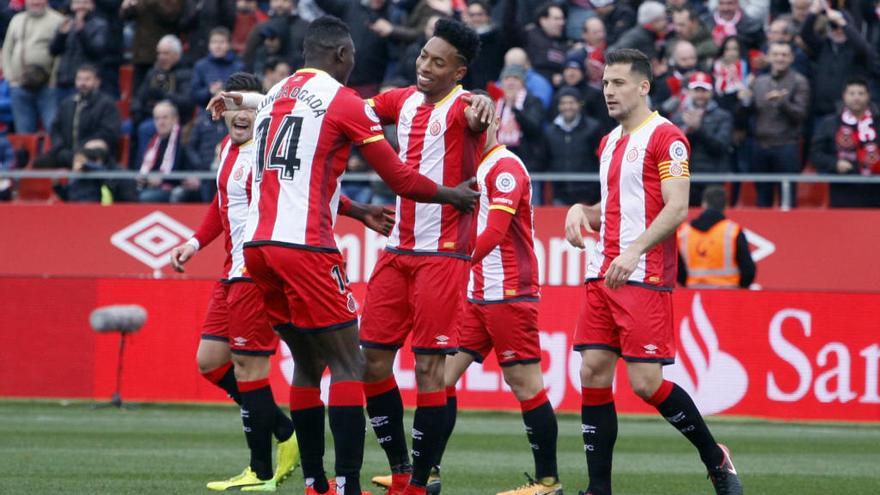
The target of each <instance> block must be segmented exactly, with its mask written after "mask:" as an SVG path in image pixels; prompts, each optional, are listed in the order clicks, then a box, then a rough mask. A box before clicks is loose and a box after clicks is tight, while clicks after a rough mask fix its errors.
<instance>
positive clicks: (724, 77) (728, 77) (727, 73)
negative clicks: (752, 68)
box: [712, 59, 749, 95]
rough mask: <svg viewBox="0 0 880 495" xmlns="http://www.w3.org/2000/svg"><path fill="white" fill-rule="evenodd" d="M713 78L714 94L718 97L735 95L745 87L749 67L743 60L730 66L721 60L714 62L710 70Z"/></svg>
mask: <svg viewBox="0 0 880 495" xmlns="http://www.w3.org/2000/svg"><path fill="white" fill-rule="evenodd" d="M712 75H713V76H714V77H715V92H716V93H718V94H719V95H726V94H733V93H737V92H738V91H739V90H741V89H745V87H746V78H747V77H748V76H749V67H748V65H746V61H745V60H742V59H740V60H738V61H737V62H736V63H735V64H733V65H730V64H726V63H724V61H722V60H720V59H719V60H716V61H715V65H714V67H713V68H712Z"/></svg>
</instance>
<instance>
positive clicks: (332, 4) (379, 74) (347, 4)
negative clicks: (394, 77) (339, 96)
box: [315, 0, 391, 98]
mask: <svg viewBox="0 0 880 495" xmlns="http://www.w3.org/2000/svg"><path fill="white" fill-rule="evenodd" d="M315 4H316V5H317V6H318V7H320V8H322V9H324V11H326V12H327V13H328V14H331V15H335V16H336V17H339V18H340V19H342V20H343V21H345V23H346V24H348V27H349V28H350V29H351V39H352V41H354V46H356V47H357V51H355V56H354V62H355V63H354V70H353V71H352V73H351V77H350V78H349V79H348V85H349V86H350V87H351V88H353V89H354V90H355V91H357V92H358V93H359V94H360V95H361V96H362V97H364V98H370V97H372V96H375V95H376V94H377V93H378V92H379V87H380V85H381V84H382V80H383V79H384V78H385V70H386V69H387V67H388V62H389V57H390V49H391V40H389V39H388V37H387V36H380V35H379V34H377V33H376V31H375V30H374V26H375V25H376V23H377V22H379V21H380V20H385V19H387V18H388V2H387V0H362V1H359V2H352V1H351V0H315Z"/></svg>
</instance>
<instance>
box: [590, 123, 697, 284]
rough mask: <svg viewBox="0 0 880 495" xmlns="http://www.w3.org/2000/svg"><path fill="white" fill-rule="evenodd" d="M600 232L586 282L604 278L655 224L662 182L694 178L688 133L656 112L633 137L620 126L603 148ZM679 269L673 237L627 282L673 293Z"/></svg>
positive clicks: (650, 253)
mask: <svg viewBox="0 0 880 495" xmlns="http://www.w3.org/2000/svg"><path fill="white" fill-rule="evenodd" d="M599 150H600V152H599V182H600V185H601V188H602V202H601V213H602V228H601V230H600V232H599V243H598V245H597V246H596V249H597V254H596V256H592V257H590V263H589V266H588V268H587V279H588V280H590V279H600V278H603V277H604V276H605V272H606V271H607V270H608V266H609V265H610V264H611V262H612V261H614V258H616V257H617V256H618V255H620V253H622V252H623V251H624V250H625V249H626V248H627V247H629V246H630V245H631V244H632V243H633V242H634V241H635V240H636V239H637V238H638V237H639V236H640V235H642V234H643V233H644V232H645V230H646V229H647V228H648V227H649V226H650V225H651V223H652V222H653V221H654V219H655V218H657V215H658V214H659V213H660V210H662V209H663V206H664V203H663V194H662V192H661V190H660V183H661V182H662V181H665V180H669V179H679V178H688V177H690V172H689V171H688V156H690V144H689V143H688V140H687V138H686V137H685V136H684V133H682V132H681V130H679V128H678V127H675V126H674V125H673V124H672V123H671V122H669V121H668V120H666V119H665V118H663V117H661V116H659V115H658V114H657V113H656V112H655V113H653V114H651V116H650V117H648V119H647V120H646V121H645V122H643V123H642V124H641V125H640V126H639V127H637V128H636V129H634V130H633V131H632V132H631V133H629V134H627V135H624V134H623V128H622V127H621V126H617V128H616V129H614V130H613V131H611V132H610V133H609V134H608V135H607V136H605V137H604V138H602V142H601V143H600V145H599ZM677 270H678V251H677V246H676V240H675V236H674V235H671V236H669V238H667V239H665V240H663V241H662V242H660V243H659V244H657V245H656V246H654V247H652V248H651V249H650V250H649V251H648V252H647V253H645V254H643V255H642V257H641V258H640V259H639V264H638V266H637V267H636V269H635V271H634V272H633V273H632V275H630V277H629V282H631V283H640V284H646V285H651V286H658V287H666V288H672V287H674V286H675V276H676V271H677Z"/></svg>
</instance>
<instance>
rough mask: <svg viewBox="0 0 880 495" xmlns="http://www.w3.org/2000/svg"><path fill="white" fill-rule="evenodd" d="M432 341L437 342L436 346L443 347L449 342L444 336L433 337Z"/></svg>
mask: <svg viewBox="0 0 880 495" xmlns="http://www.w3.org/2000/svg"><path fill="white" fill-rule="evenodd" d="M434 340H436V341H437V344H438V345H445V344H446V343H448V342H449V337H447V336H445V335H438V336H436V337H434Z"/></svg>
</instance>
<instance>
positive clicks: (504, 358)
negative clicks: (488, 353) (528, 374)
mask: <svg viewBox="0 0 880 495" xmlns="http://www.w3.org/2000/svg"><path fill="white" fill-rule="evenodd" d="M515 357H516V351H511V350H507V351H504V352H502V353H501V360H502V361H509V360H511V359H513V358H515Z"/></svg>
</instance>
